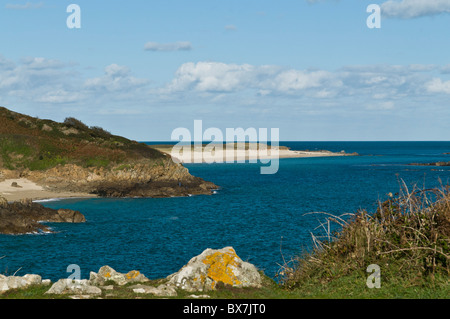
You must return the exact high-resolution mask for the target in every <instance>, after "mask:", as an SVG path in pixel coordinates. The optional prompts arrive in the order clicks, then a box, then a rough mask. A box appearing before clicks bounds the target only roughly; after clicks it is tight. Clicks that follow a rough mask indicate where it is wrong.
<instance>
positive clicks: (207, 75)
mask: <svg viewBox="0 0 450 319" xmlns="http://www.w3.org/2000/svg"><path fill="white" fill-rule="evenodd" d="M325 83H327V84H328V85H330V86H331V87H337V86H339V85H340V82H339V80H337V81H336V80H335V79H334V76H333V75H332V74H331V73H330V72H326V71H305V70H295V69H283V68H281V67H278V66H253V65H249V64H226V63H220V62H198V63H192V62H190V63H185V64H183V65H181V66H180V68H179V69H178V70H177V71H176V73H175V78H174V79H173V80H172V82H171V83H170V84H169V85H168V87H167V89H168V90H169V91H174V92H176V91H186V90H195V91H199V92H238V91H244V90H249V89H254V90H257V91H258V94H261V92H262V94H263V95H267V94H269V92H277V93H286V94H289V93H299V92H303V91H305V90H307V89H313V88H321V87H322V86H324V85H325Z"/></svg>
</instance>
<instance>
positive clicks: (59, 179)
mask: <svg viewBox="0 0 450 319" xmlns="http://www.w3.org/2000/svg"><path fill="white" fill-rule="evenodd" d="M20 176H21V177H25V178H28V179H30V180H31V181H33V182H35V183H37V184H39V185H41V186H44V187H45V188H47V189H49V190H52V191H60V192H77V193H90V194H97V195H99V196H102V197H171V196H188V195H201V194H206V195H209V194H212V191H213V190H214V189H217V188H218V187H217V186H216V185H215V184H213V183H211V182H207V181H204V180H203V179H201V178H199V177H195V176H192V175H191V174H189V171H188V169H187V168H186V167H184V166H182V165H181V164H176V163H174V162H173V161H172V160H171V159H169V158H167V159H165V160H159V161H157V162H155V163H153V162H152V163H149V162H148V161H147V162H141V163H135V164H122V165H116V166H115V167H112V168H104V167H88V168H86V167H81V166H78V165H75V164H67V165H59V166H56V167H53V168H51V169H49V170H46V171H29V170H25V171H23V172H21V174H20Z"/></svg>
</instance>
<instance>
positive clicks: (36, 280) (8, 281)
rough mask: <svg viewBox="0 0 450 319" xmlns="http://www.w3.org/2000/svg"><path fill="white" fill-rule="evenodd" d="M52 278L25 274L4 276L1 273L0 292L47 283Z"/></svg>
mask: <svg viewBox="0 0 450 319" xmlns="http://www.w3.org/2000/svg"><path fill="white" fill-rule="evenodd" d="M49 283H50V280H48V279H47V280H42V277H41V276H39V275H29V274H27V275H25V276H23V277H20V276H9V277H7V276H3V275H0V294H3V293H5V292H7V291H8V290H10V289H21V288H27V287H30V286H33V285H47V284H49Z"/></svg>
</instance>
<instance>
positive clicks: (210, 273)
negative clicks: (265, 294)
mask: <svg viewBox="0 0 450 319" xmlns="http://www.w3.org/2000/svg"><path fill="white" fill-rule="evenodd" d="M167 279H168V284H170V285H174V286H175V287H177V288H181V289H184V290H187V291H190V292H194V291H208V290H215V289H216V288H217V285H218V284H219V283H222V284H224V285H226V286H231V287H237V288H244V287H254V288H260V287H261V284H262V279H261V275H260V274H259V272H258V270H257V268H256V267H255V266H254V265H252V264H250V263H247V262H244V261H242V260H241V259H240V258H239V257H238V256H237V255H236V252H235V250H234V249H233V248H232V247H225V248H223V249H220V250H213V249H206V250H205V251H204V252H203V253H201V254H200V255H199V256H196V257H194V258H192V259H191V260H190V261H189V263H188V264H187V265H185V266H184V267H183V268H181V269H180V270H179V271H178V272H177V273H175V274H172V275H170V276H169V277H167Z"/></svg>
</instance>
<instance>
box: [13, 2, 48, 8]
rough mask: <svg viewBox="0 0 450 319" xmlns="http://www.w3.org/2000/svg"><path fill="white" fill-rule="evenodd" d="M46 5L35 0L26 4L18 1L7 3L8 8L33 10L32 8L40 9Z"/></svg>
mask: <svg viewBox="0 0 450 319" xmlns="http://www.w3.org/2000/svg"><path fill="white" fill-rule="evenodd" d="M43 6H44V3H42V2H39V3H33V2H27V3H25V4H16V3H14V4H13V3H7V4H6V5H5V8H6V9H10V10H31V9H39V8H42V7H43Z"/></svg>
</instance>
